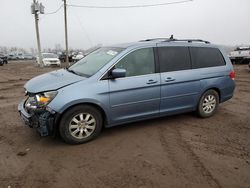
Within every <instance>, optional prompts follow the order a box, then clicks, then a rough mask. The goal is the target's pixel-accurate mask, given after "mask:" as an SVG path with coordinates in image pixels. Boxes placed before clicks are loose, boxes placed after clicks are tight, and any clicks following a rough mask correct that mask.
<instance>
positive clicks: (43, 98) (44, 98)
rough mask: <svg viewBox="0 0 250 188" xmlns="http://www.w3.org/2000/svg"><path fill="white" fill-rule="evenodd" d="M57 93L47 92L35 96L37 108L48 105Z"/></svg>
mask: <svg viewBox="0 0 250 188" xmlns="http://www.w3.org/2000/svg"><path fill="white" fill-rule="evenodd" d="M57 93H58V92H57V91H48V92H44V93H39V94H36V95H35V98H36V102H37V105H38V107H44V106H46V105H47V104H49V103H50V102H51V101H52V100H53V99H54V98H55V96H56V95H57Z"/></svg>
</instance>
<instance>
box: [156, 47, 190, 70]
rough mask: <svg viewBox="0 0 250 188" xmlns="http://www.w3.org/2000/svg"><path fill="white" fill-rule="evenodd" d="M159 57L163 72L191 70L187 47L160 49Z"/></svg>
mask: <svg viewBox="0 0 250 188" xmlns="http://www.w3.org/2000/svg"><path fill="white" fill-rule="evenodd" d="M158 56H159V61H160V71H161V72H170V71H178V70H186V69H191V62H190V56H189V50H188V48H187V47H179V46H177V47H159V48H158Z"/></svg>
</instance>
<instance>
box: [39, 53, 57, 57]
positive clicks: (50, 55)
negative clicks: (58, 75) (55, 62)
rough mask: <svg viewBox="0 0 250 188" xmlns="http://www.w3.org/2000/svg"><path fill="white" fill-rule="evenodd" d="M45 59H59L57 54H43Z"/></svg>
mask: <svg viewBox="0 0 250 188" xmlns="http://www.w3.org/2000/svg"><path fill="white" fill-rule="evenodd" d="M42 56H43V58H57V55H56V54H49V53H48V54H42Z"/></svg>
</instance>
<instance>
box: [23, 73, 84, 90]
mask: <svg viewBox="0 0 250 188" xmlns="http://www.w3.org/2000/svg"><path fill="white" fill-rule="evenodd" d="M84 79H86V78H85V77H82V76H78V75H76V74H73V73H71V72H68V71H67V70H65V69H60V70H57V71H53V72H49V73H46V74H42V75H40V76H37V77H35V78H32V79H31V80H29V81H28V82H27V83H26V84H25V85H24V88H25V89H26V90H27V91H28V92H29V93H39V92H43V91H51V90H57V89H59V88H62V87H65V86H67V85H70V84H73V83H76V82H79V81H81V80H84Z"/></svg>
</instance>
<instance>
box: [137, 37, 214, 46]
mask: <svg viewBox="0 0 250 188" xmlns="http://www.w3.org/2000/svg"><path fill="white" fill-rule="evenodd" d="M157 40H158V41H161V42H172V41H173V42H174V41H177V42H189V43H190V42H204V43H206V44H210V42H209V41H206V40H201V39H175V38H174V35H171V36H170V38H152V39H145V40H140V41H139V42H149V41H157Z"/></svg>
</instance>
